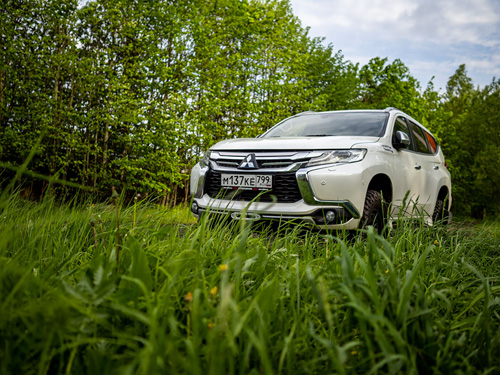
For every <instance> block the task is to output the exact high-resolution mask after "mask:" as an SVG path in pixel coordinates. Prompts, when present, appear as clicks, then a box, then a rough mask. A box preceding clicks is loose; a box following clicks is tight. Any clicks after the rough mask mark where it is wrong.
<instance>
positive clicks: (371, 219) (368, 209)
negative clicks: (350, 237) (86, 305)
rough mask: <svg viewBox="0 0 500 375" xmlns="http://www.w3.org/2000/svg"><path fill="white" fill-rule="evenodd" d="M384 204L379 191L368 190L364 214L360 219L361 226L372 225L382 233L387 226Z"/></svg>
mask: <svg viewBox="0 0 500 375" xmlns="http://www.w3.org/2000/svg"><path fill="white" fill-rule="evenodd" d="M385 214H386V213H385V212H384V204H383V202H382V195H381V194H380V192H379V191H376V190H368V192H367V193H366V200H365V206H364V208H363V216H362V217H361V221H360V228H366V227H368V226H369V225H372V226H373V227H374V228H375V230H376V231H377V233H378V234H381V233H382V231H383V230H384V226H385Z"/></svg>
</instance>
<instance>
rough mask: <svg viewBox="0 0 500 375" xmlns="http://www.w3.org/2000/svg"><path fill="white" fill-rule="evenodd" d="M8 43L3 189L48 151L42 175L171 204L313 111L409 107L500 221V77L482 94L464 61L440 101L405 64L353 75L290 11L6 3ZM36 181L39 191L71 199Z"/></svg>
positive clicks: (458, 204) (281, 3)
mask: <svg viewBox="0 0 500 375" xmlns="http://www.w3.org/2000/svg"><path fill="white" fill-rule="evenodd" d="M0 31H1V32H0V35H1V40H0V163H1V164H0V167H1V168H2V169H3V172H2V174H1V177H0V179H4V180H6V181H8V180H9V178H11V177H12V175H13V173H14V172H12V170H13V169H15V168H16V167H17V166H19V165H21V164H22V163H23V161H24V160H25V159H26V157H27V156H28V154H29V152H30V151H31V150H32V149H33V147H34V145H35V144H36V142H37V141H38V140H40V139H42V142H41V145H40V147H39V148H38V149H37V155H36V157H35V158H34V159H33V161H32V163H31V164H30V171H31V175H30V176H32V177H33V176H40V175H43V176H50V177H51V178H53V179H59V180H65V181H70V182H73V183H77V184H80V185H83V186H85V187H88V188H89V189H92V190H93V191H94V193H96V194H99V195H101V196H102V197H104V196H109V192H110V189H111V186H116V187H117V188H118V189H119V190H124V191H125V192H126V194H127V195H128V196H131V195H132V194H134V193H142V194H148V195H150V196H154V197H158V198H160V201H161V202H162V203H163V204H164V205H172V204H175V203H176V202H178V201H179V200H182V199H187V191H188V190H187V177H188V173H189V170H190V168H191V167H192V165H193V164H194V163H195V162H196V161H197V159H198V158H199V157H200V155H201V154H202V152H203V151H204V150H206V149H207V148H208V147H210V146H211V145H212V144H214V143H215V142H217V141H219V140H221V139H224V138H228V137H229V138H231V137H254V136H256V135H257V134H259V133H261V132H263V131H264V130H266V129H267V128H269V127H270V126H272V125H273V124H274V123H276V122H277V121H279V120H281V119H283V118H285V117H287V116H290V115H292V114H295V113H297V112H301V111H304V110H336V109H353V108H384V107H387V106H394V107H398V108H400V109H402V110H404V111H406V112H407V113H409V114H410V115H412V116H413V117H415V118H416V119H418V120H419V121H421V122H422V123H423V124H424V125H426V126H427V127H428V128H429V130H431V131H432V132H433V133H434V134H435V135H436V136H437V137H438V139H439V140H440V142H441V145H442V147H443V149H444V152H445V155H446V156H447V160H448V164H449V167H450V171H451V173H452V177H453V183H454V192H453V197H454V211H455V212H458V213H462V214H466V215H475V216H479V217H480V216H484V215H485V214H486V215H492V214H497V213H498V212H499V211H500V209H499V207H500V164H499V163H500V162H499V156H500V149H499V147H500V146H499V145H500V125H499V116H500V84H499V83H498V81H496V80H495V79H493V80H492V83H491V84H490V85H488V86H486V87H484V88H482V89H480V88H479V87H478V88H475V87H474V85H473V83H472V81H471V79H470V78H469V77H467V72H466V67H465V66H464V65H461V66H459V67H458V69H457V71H456V73H455V74H454V75H453V76H452V77H450V80H449V82H448V85H447V88H446V92H445V93H440V92H438V91H436V90H435V89H434V87H433V84H432V82H430V83H429V84H428V85H427V87H426V88H425V89H422V88H421V86H420V83H419V82H418V81H417V80H416V79H415V78H414V77H413V76H412V75H411V73H410V71H409V69H408V68H407V67H406V66H405V65H404V63H403V62H402V61H400V60H395V61H392V62H390V61H388V59H386V58H380V57H375V58H373V59H372V60H371V61H370V62H369V63H368V64H367V65H365V66H359V65H358V64H353V63H352V62H350V61H348V60H346V59H345V58H344V56H343V55H342V53H341V51H335V50H334V48H333V46H332V45H324V43H323V40H322V39H319V38H312V37H310V36H309V35H308V30H307V29H305V28H303V27H302V26H301V24H300V22H299V20H298V19H297V17H295V16H294V15H293V13H292V10H291V7H290V4H289V2H288V0H242V1H235V0H175V1H173V0H167V1H141V2H137V1H124V0H96V1H88V2H85V3H81V4H79V3H78V1H76V0H57V1H55V0H44V1H41V0H21V1H20V0H4V2H3V5H2V9H1V10H0ZM32 177H30V178H29V179H27V180H23V179H20V180H19V182H18V183H19V184H20V185H21V186H22V188H23V189H24V192H25V194H27V195H28V194H33V195H35V196H41V195H44V194H46V193H51V194H61V193H65V192H67V190H68V189H71V188H69V187H68V186H67V185H66V186H64V187H53V186H51V185H50V184H49V183H48V182H47V181H45V180H41V179H37V178H32Z"/></svg>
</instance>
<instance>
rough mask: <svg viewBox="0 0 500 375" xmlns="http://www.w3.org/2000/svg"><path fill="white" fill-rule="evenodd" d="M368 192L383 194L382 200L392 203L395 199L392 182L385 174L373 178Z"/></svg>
mask: <svg viewBox="0 0 500 375" xmlns="http://www.w3.org/2000/svg"><path fill="white" fill-rule="evenodd" d="M368 190H375V191H379V192H382V199H383V200H384V201H385V202H387V203H391V202H392V198H393V189H392V181H391V179H390V178H389V176H387V175H386V174H384V173H379V174H376V175H375V176H373V177H372V179H371V181H370V183H369V184H368Z"/></svg>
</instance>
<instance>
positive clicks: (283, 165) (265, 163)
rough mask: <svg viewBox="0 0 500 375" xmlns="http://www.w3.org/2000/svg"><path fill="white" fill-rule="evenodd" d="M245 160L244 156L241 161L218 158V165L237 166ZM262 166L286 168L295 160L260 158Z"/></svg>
mask: <svg viewBox="0 0 500 375" xmlns="http://www.w3.org/2000/svg"><path fill="white" fill-rule="evenodd" d="M242 161H243V158H242V159H241V160H239V161H230V160H217V162H216V163H217V165H218V166H219V167H225V168H237V167H238V165H240V163H241V162H242ZM258 163H259V166H260V168H286V167H289V166H290V165H292V164H294V162H293V161H290V160H289V161H276V160H260V159H259V160H258Z"/></svg>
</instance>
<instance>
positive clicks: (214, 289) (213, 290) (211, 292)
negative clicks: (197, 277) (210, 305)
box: [210, 286, 218, 297]
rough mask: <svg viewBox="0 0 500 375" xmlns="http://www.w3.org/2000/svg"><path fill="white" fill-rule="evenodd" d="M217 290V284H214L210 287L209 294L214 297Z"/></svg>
mask: <svg viewBox="0 0 500 375" xmlns="http://www.w3.org/2000/svg"><path fill="white" fill-rule="evenodd" d="M217 290H218V288H217V286H214V287H213V288H212V289H210V295H211V296H212V297H215V295H216V294H217Z"/></svg>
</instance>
